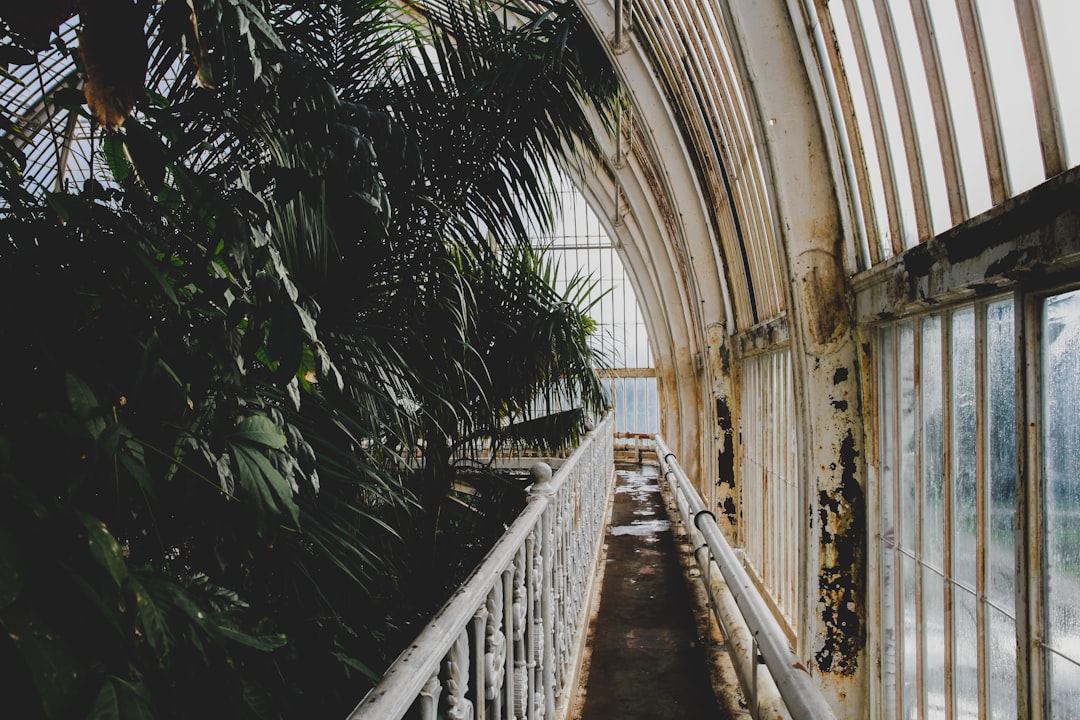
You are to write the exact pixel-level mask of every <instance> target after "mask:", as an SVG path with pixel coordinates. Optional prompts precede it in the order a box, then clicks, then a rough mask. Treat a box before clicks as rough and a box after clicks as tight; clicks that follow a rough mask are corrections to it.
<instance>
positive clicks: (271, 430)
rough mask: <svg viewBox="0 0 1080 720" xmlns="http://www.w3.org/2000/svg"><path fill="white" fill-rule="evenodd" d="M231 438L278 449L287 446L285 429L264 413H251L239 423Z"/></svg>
mask: <svg viewBox="0 0 1080 720" xmlns="http://www.w3.org/2000/svg"><path fill="white" fill-rule="evenodd" d="M229 440H230V441H232V442H242V443H246V444H250V445H262V446H265V447H268V448H274V449H275V450H277V449H281V448H283V447H285V431H284V430H282V429H281V428H280V427H278V426H277V425H275V424H274V422H273V421H272V420H271V419H270V418H268V417H266V416H264V415H249V416H248V417H245V418H243V419H242V420H240V422H239V423H237V425H236V431H235V432H233V433H232V434H230V435H229Z"/></svg>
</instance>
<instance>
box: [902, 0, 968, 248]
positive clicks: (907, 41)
mask: <svg viewBox="0 0 1080 720" xmlns="http://www.w3.org/2000/svg"><path fill="white" fill-rule="evenodd" d="M888 2H889V11H890V14H891V15H892V20H893V27H894V28H895V31H896V42H897V45H898V46H899V50H900V62H901V65H902V66H903V71H904V79H905V80H906V82H907V86H908V95H909V96H910V98H911V114H912V115H913V116H914V122H915V135H916V138H917V140H918V143H919V155H920V159H921V160H922V170H923V175H924V179H925V181H926V192H927V195H928V196H929V202H930V215H931V227H932V229H933V231H934V233H940V232H944V231H945V230H948V229H949V228H950V227H952V218H951V216H950V214H949V192H948V190H947V188H946V186H945V169H944V165H943V164H942V160H941V146H940V145H939V144H938V136H937V126H936V123H935V121H934V107H933V104H932V101H931V99H930V88H929V86H928V85H927V82H926V66H925V65H924V64H923V59H922V50H921V49H920V47H919V39H918V36H917V35H916V34H915V21H914V19H912V16H911V4H910V0H888Z"/></svg>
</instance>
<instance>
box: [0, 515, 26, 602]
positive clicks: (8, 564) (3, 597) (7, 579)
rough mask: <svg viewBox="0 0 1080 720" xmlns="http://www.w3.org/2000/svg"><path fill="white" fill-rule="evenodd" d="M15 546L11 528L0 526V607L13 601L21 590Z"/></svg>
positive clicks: (20, 575) (20, 574)
mask: <svg viewBox="0 0 1080 720" xmlns="http://www.w3.org/2000/svg"><path fill="white" fill-rule="evenodd" d="M15 546H16V543H15V536H14V535H12V533H11V530H9V529H8V528H6V527H3V526H0V609H3V608H6V607H7V606H8V605H10V604H11V603H13V602H15V599H16V598H18V597H19V593H20V592H21V591H22V573H20V572H19V563H18V555H17V554H16V552H15Z"/></svg>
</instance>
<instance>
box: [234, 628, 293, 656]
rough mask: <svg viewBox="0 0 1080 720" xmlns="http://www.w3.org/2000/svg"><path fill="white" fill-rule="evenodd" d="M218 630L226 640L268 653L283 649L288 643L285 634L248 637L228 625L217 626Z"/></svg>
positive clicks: (246, 634)
mask: <svg viewBox="0 0 1080 720" xmlns="http://www.w3.org/2000/svg"><path fill="white" fill-rule="evenodd" d="M218 630H220V631H221V634H222V635H224V636H225V637H227V638H228V639H230V640H232V641H234V642H238V643H240V644H241V645H246V646H247V647H249V648H255V649H256V650H263V651H265V652H270V651H272V650H277V649H278V648H280V647H284V646H285V644H286V643H288V641H289V640H288V638H287V637H285V633H269V634H267V635H249V634H248V633H245V632H241V631H240V630H237V629H236V628H234V627H230V626H229V625H218Z"/></svg>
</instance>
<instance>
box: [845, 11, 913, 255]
mask: <svg viewBox="0 0 1080 720" xmlns="http://www.w3.org/2000/svg"><path fill="white" fill-rule="evenodd" d="M857 5H858V10H859V14H860V15H861V17H862V27H863V32H864V33H865V34H866V45H867V51H868V53H869V55H870V64H871V66H872V67H873V73H874V81H875V82H876V83H877V87H878V93H879V99H880V101H881V115H882V118H883V120H884V123H885V138H886V141H887V143H888V146H889V157H890V159H891V160H892V166H893V178H892V180H893V181H894V182H895V183H896V197H897V202H898V203H899V205H900V218H901V224H902V225H903V227H902V228H901V232H902V233H903V239H904V243H903V244H904V247H913V246H914V245H917V244H918V243H919V240H920V239H921V238H919V237H918V232H917V229H916V226H915V201H914V199H913V198H912V195H911V175H910V174H909V170H908V162H907V155H906V153H905V149H904V136H903V133H902V132H901V130H900V112H899V110H897V107H896V90H895V88H894V86H893V82H892V76H891V75H890V74H889V63H888V59H887V58H886V55H885V45H884V42H883V40H882V37H881V28H880V25H879V23H878V18H877V14H876V12H875V11H874V6H873V5H872V4H870V3H865V2H862V3H857ZM886 182H888V179H886Z"/></svg>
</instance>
